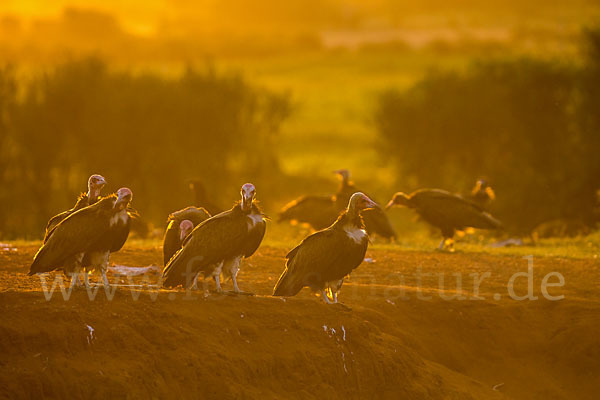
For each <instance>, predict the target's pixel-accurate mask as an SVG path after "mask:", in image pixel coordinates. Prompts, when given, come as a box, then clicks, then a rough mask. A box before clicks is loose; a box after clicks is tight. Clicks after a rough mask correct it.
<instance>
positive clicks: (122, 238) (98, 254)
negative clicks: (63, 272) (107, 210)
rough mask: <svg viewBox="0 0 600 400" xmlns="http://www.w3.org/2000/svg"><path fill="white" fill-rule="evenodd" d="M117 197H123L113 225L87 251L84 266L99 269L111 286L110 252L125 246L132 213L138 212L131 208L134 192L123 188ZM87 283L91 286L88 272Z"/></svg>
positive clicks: (88, 268)
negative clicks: (107, 273) (108, 274)
mask: <svg viewBox="0 0 600 400" xmlns="http://www.w3.org/2000/svg"><path fill="white" fill-rule="evenodd" d="M117 197H118V198H119V199H121V201H118V202H117V203H116V204H115V207H114V209H115V214H114V215H113V218H112V220H111V227H110V229H108V230H107V231H105V232H103V234H102V236H100V238H99V239H98V240H97V241H95V242H94V243H93V244H92V245H91V246H90V248H89V251H88V252H86V253H85V255H84V257H83V262H82V266H83V268H84V269H85V270H86V271H90V272H91V271H97V272H100V274H101V275H102V281H103V283H104V286H106V287H108V286H110V285H109V283H108V278H107V277H106V271H107V270H108V262H109V258H110V253H115V252H117V251H119V250H121V248H122V247H123V245H124V244H125V242H126V241H127V237H128V236H129V229H130V227H131V219H132V215H137V213H136V212H135V211H134V210H132V209H130V208H129V207H128V206H129V203H130V202H131V200H132V198H133V193H132V192H131V190H129V189H128V188H121V189H119V190H118V191H117ZM83 277H84V279H85V285H86V286H89V284H88V281H87V278H88V275H87V273H86V274H84V275H83Z"/></svg>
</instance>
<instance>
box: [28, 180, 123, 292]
mask: <svg viewBox="0 0 600 400" xmlns="http://www.w3.org/2000/svg"><path fill="white" fill-rule="evenodd" d="M130 201H131V190H129V189H126V188H123V189H119V191H118V192H117V194H113V195H110V196H107V197H103V198H102V199H100V200H99V201H98V202H96V203H95V204H92V205H91V206H88V207H84V208H82V209H80V210H78V211H75V212H74V213H72V214H71V215H69V216H68V217H67V218H65V219H64V220H62V221H61V222H60V223H59V224H58V225H56V226H55V227H54V229H52V230H51V231H50V232H49V234H48V239H47V240H46V242H45V243H44V244H43V245H42V247H41V248H40V249H39V250H38V252H37V253H36V255H35V257H34V259H33V263H32V264H31V267H30V268H29V275H33V274H36V273H43V272H50V271H53V270H56V269H63V270H64V271H65V273H68V274H71V275H72V281H71V285H75V284H76V282H78V277H77V276H78V273H79V272H80V271H81V270H82V268H83V261H84V260H83V258H84V255H86V254H87V253H88V252H90V251H94V250H96V249H97V247H98V245H99V244H100V243H101V242H103V241H105V239H106V237H107V236H111V234H112V233H113V232H115V230H120V227H121V226H122V225H123V223H124V221H123V220H124V216H123V210H126V209H127V205H128V204H129V202H130ZM113 244H116V243H114V242H112V243H111V245H113ZM115 248H116V246H115ZM85 276H87V274H86V275H85ZM86 284H87V278H86Z"/></svg>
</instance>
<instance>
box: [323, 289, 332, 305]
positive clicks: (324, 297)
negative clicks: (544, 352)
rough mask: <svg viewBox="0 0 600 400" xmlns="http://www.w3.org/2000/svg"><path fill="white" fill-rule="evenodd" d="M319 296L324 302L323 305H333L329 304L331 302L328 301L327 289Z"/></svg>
mask: <svg viewBox="0 0 600 400" xmlns="http://www.w3.org/2000/svg"><path fill="white" fill-rule="evenodd" d="M321 296H322V297H323V300H325V303H327V304H333V303H332V302H331V300H329V296H328V293H327V289H323V293H322V294H321Z"/></svg>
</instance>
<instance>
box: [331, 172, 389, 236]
mask: <svg viewBox="0 0 600 400" xmlns="http://www.w3.org/2000/svg"><path fill="white" fill-rule="evenodd" d="M334 172H335V173H336V174H338V175H339V176H340V178H341V183H340V187H339V189H338V192H337V194H336V195H335V203H336V206H337V210H338V212H339V211H341V210H343V209H344V208H346V204H348V201H349V200H350V196H352V194H353V193H356V192H358V189H357V188H356V186H354V182H352V181H351V180H350V171H348V170H347V169H340V170H337V171H334ZM361 215H362V218H363V221H364V224H365V229H366V231H367V233H368V234H369V236H373V235H375V234H376V235H379V236H381V237H383V238H385V239H388V240H392V239H395V238H396V232H395V231H394V228H393V227H392V224H391V222H390V220H389V218H388V217H387V215H386V213H385V211H384V210H383V209H382V208H381V206H379V204H376V205H375V206H374V207H373V208H370V209H368V210H364V211H363V212H362V213H361Z"/></svg>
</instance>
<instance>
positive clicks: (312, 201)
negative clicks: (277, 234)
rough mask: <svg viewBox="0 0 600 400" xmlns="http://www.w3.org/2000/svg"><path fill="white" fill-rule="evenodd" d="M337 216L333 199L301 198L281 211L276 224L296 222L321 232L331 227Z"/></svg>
mask: <svg viewBox="0 0 600 400" xmlns="http://www.w3.org/2000/svg"><path fill="white" fill-rule="evenodd" d="M337 215H338V211H337V208H336V206H335V198H334V197H332V196H316V195H314V196H302V197H300V198H298V199H296V200H293V201H291V202H290V203H288V204H286V205H285V206H284V207H283V208H282V209H281V211H280V212H279V219H278V222H282V221H297V222H300V223H307V224H309V225H310V226H311V227H312V228H313V229H315V230H321V229H325V228H327V227H328V226H329V225H331V223H332V222H333V221H335V219H336V218H337Z"/></svg>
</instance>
